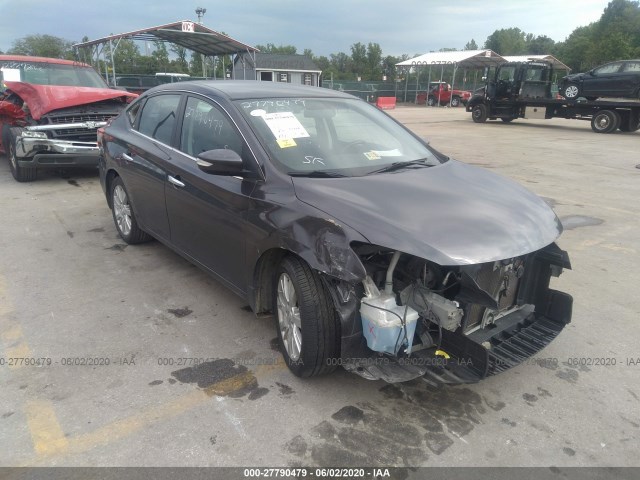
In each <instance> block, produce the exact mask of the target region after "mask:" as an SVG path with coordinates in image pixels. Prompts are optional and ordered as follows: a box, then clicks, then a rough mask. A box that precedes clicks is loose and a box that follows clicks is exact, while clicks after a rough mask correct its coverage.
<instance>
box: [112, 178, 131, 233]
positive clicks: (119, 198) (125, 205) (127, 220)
mask: <svg viewBox="0 0 640 480" xmlns="http://www.w3.org/2000/svg"><path fill="white" fill-rule="evenodd" d="M113 211H114V213H115V217H116V223H117V224H118V229H119V230H120V232H121V233H122V235H124V236H125V237H126V236H128V235H129V234H130V233H131V205H130V204H129V197H128V196H127V192H125V190H124V188H122V185H116V187H115V188H114V189H113Z"/></svg>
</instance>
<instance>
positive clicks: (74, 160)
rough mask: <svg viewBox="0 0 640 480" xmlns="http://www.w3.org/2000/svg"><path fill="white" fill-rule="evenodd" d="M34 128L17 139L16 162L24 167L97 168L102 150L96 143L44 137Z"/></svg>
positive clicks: (28, 129)
mask: <svg viewBox="0 0 640 480" xmlns="http://www.w3.org/2000/svg"><path fill="white" fill-rule="evenodd" d="M41 129H42V128H38V127H32V128H29V127H28V128H27V129H25V130H23V131H21V132H20V134H19V135H18V137H17V138H16V160H17V162H18V165H20V166H23V167H38V168H41V167H66V166H78V167H95V166H97V165H98V158H99V156H100V149H99V148H98V143H97V141H96V142H80V141H72V140H60V139H55V138H48V137H46V136H44V134H43V133H42V132H40V131H39V130H41Z"/></svg>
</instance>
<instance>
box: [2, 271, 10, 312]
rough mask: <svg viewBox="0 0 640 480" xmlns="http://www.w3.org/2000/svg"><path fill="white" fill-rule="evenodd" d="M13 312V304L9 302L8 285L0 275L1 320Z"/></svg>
mask: <svg viewBox="0 0 640 480" xmlns="http://www.w3.org/2000/svg"><path fill="white" fill-rule="evenodd" d="M11 312H13V304H12V303H11V301H10V300H9V294H8V293H7V283H6V282H5V280H4V278H3V277H2V275H0V318H1V317H4V316H5V315H8V314H9V313H11Z"/></svg>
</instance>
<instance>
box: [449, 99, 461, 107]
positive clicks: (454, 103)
mask: <svg viewBox="0 0 640 480" xmlns="http://www.w3.org/2000/svg"><path fill="white" fill-rule="evenodd" d="M451 106H452V107H458V106H460V97H451Z"/></svg>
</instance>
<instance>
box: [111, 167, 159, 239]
mask: <svg viewBox="0 0 640 480" xmlns="http://www.w3.org/2000/svg"><path fill="white" fill-rule="evenodd" d="M111 213H112V214H113V222H114V223H115V225H116V229H117V230H118V234H119V235H120V237H121V238H122V240H124V241H125V242H126V243H127V244H129V245H133V244H136V243H143V242H148V241H149V240H151V236H150V235H149V234H148V233H146V232H144V231H143V230H142V229H141V228H140V227H139V226H138V222H137V220H136V216H135V214H134V213H133V208H132V206H131V201H130V200H129V194H128V193H127V189H126V188H125V187H124V183H123V182H122V179H121V178H120V177H116V178H114V179H113V183H112V184H111Z"/></svg>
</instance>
